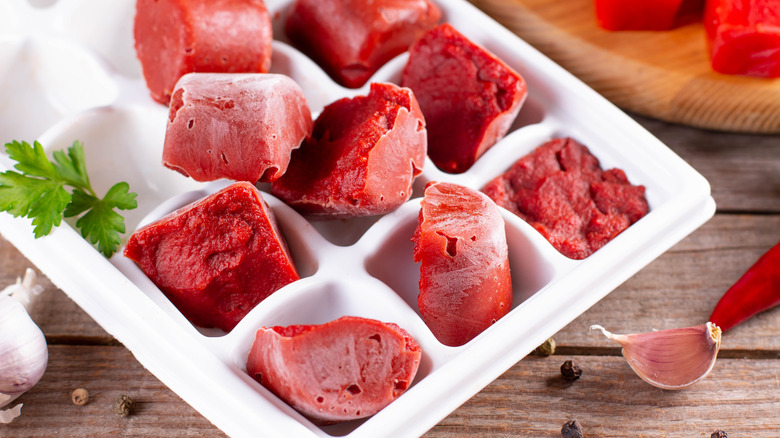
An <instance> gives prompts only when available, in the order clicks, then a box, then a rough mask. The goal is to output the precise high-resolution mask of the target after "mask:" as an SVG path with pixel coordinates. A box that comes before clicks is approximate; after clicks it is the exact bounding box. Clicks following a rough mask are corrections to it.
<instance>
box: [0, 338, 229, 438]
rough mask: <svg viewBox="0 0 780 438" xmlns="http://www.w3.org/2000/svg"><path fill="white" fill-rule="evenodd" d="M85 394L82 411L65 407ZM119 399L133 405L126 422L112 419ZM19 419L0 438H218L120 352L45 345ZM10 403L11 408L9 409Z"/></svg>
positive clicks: (219, 434)
mask: <svg viewBox="0 0 780 438" xmlns="http://www.w3.org/2000/svg"><path fill="white" fill-rule="evenodd" d="M79 387H81V388H85V389H87V390H88V391H89V396H90V401H89V403H88V404H87V405H85V406H76V405H74V404H73V403H72V402H71V399H70V397H71V392H72V391H73V390H74V389H76V388H79ZM121 394H128V395H130V396H131V397H132V398H133V400H134V401H136V404H137V406H136V411H135V413H134V414H133V415H131V416H129V417H121V416H118V415H116V414H115V413H114V412H113V409H112V403H113V401H114V399H116V397H118V396H119V395H121ZM17 401H18V402H20V403H24V406H23V407H22V416H21V417H19V418H17V419H15V420H14V421H13V422H12V423H10V424H7V425H0V435H2V436H3V437H20V438H21V437H41V438H43V437H46V438H48V437H51V436H52V435H54V433H53V430H56V435H57V436H68V437H78V436H93V437H109V436H112V437H118V436H122V437H152V436H171V437H224V436H225V434H224V433H222V432H221V431H219V430H218V429H217V428H216V427H214V426H213V425H212V424H211V423H210V422H209V421H208V420H206V419H205V418H204V417H203V416H201V415H200V414H199V413H198V412H197V411H195V409H193V408H192V407H190V406H189V405H188V404H187V403H185V402H184V401H183V400H182V399H181V398H179V397H178V396H177V395H176V394H174V393H173V392H172V391H171V390H170V389H168V388H167V387H166V386H165V385H163V384H162V383H161V382H160V381H159V380H158V379H157V378H156V377H154V376H153V375H152V374H151V373H149V372H148V371H146V369H144V368H143V367H142V366H141V365H140V364H139V363H138V361H137V360H135V358H134V357H133V355H132V354H131V353H130V352H129V351H128V350H127V349H126V348H124V347H121V346H120V347H112V346H73V345H50V346H49V364H48V367H47V369H46V373H45V374H44V375H43V378H42V379H41V381H40V382H38V384H37V385H36V386H35V387H33V388H32V389H31V390H30V391H28V392H26V393H25V394H23V395H22V396H21V397H19V399H17ZM15 403H16V402H14V403H12V405H14V404H15Z"/></svg>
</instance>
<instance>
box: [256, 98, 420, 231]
mask: <svg viewBox="0 0 780 438" xmlns="http://www.w3.org/2000/svg"><path fill="white" fill-rule="evenodd" d="M425 147H426V137H425V121H424V119H423V116H422V112H420V107H419V106H418V105H417V101H416V100H415V98H414V94H412V92H411V91H410V90H409V89H408V88H401V87H398V86H396V85H393V84H379V83H374V84H371V91H370V92H369V93H368V96H356V97H354V98H352V99H350V98H344V99H340V100H337V101H336V102H333V103H331V104H330V105H328V106H326V107H325V109H323V111H322V113H321V114H320V116H319V117H317V120H316V121H315V122H314V131H313V133H312V137H311V139H310V140H308V141H304V142H303V145H301V147H300V148H299V149H296V150H295V151H293V154H292V159H291V161H290V165H289V167H288V169H287V173H285V174H284V175H283V176H282V177H281V178H279V179H278V180H277V181H275V182H273V183H272V184H271V193H273V194H274V195H275V196H277V197H278V198H280V199H282V200H284V201H285V202H286V203H287V204H289V205H290V206H291V207H293V208H295V209H296V210H298V211H299V212H301V213H303V214H305V215H308V216H310V217H318V216H319V217H355V216H371V215H376V214H383V213H387V212H389V211H391V210H394V209H396V208H398V207H399V206H400V205H401V204H402V203H404V202H406V201H407V200H408V199H409V197H410V196H411V192H412V182H413V180H414V178H415V177H416V176H417V175H419V174H420V173H421V172H422V167H423V164H424V162H425Z"/></svg>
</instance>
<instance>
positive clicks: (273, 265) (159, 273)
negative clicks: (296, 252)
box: [124, 182, 299, 331]
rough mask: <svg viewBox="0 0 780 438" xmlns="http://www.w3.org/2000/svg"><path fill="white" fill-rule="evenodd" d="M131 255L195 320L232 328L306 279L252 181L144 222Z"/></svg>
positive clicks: (128, 251) (132, 239) (132, 238)
mask: <svg viewBox="0 0 780 438" xmlns="http://www.w3.org/2000/svg"><path fill="white" fill-rule="evenodd" d="M124 254H125V256H126V257H128V258H129V259H131V260H133V261H135V262H136V263H137V264H138V266H139V267H140V268H141V270H142V271H143V272H144V273H145V274H146V275H147V276H148V277H149V279H151V280H152V282H154V284H156V285H157V287H159V288H160V290H161V291H162V292H163V293H164V294H165V295H166V296H167V297H168V299H170V300H171V302H172V303H173V304H174V305H175V306H176V307H177V308H178V309H179V311H181V313H182V314H183V315H184V316H185V317H186V318H187V319H189V320H190V322H192V323H193V324H195V325H197V326H200V327H217V328H220V329H222V330H225V331H230V330H232V329H233V327H235V325H236V324H238V322H239V321H240V320H241V319H242V318H243V317H244V316H246V314H247V313H249V311H250V310H252V308H254V307H255V305H257V303H259V302H260V301H262V300H264V299H265V298H266V297H268V296H269V295H271V294H272V293H274V292H275V291H277V290H278V289H280V288H281V287H283V286H285V285H287V284H289V283H292V282H293V281H295V280H298V278H299V277H298V273H297V271H296V269H295V266H294V265H293V260H292V257H291V256H290V253H289V251H288V249H287V244H286V243H285V241H284V238H283V236H282V234H281V232H280V231H279V228H278V227H277V224H276V221H275V219H274V215H273V212H272V211H271V210H270V209H269V208H268V205H267V204H266V203H265V201H264V200H263V199H262V197H261V195H260V192H258V190H257V189H256V188H255V187H254V186H253V185H251V184H249V183H245V182H237V183H233V184H232V185H230V186H228V187H226V188H224V189H222V190H220V191H219V192H217V193H214V194H212V195H210V196H207V197H206V198H203V199H201V200H200V201H197V202H195V203H193V204H190V205H188V206H186V207H183V208H181V209H179V210H177V211H175V212H173V213H171V214H169V215H168V216H165V217H163V218H162V219H160V220H158V221H157V222H154V223H152V224H149V225H147V226H145V227H142V228H140V229H139V230H138V231H136V232H135V233H133V235H132V236H130V240H129V241H128V242H127V246H126V247H125V250H124Z"/></svg>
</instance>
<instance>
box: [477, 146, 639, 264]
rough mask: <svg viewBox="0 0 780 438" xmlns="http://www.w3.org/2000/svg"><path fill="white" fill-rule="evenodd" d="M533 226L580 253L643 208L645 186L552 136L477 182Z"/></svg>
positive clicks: (563, 248) (564, 249)
mask: <svg viewBox="0 0 780 438" xmlns="http://www.w3.org/2000/svg"><path fill="white" fill-rule="evenodd" d="M482 191H483V192H485V193H486V194H487V195H488V196H490V198H491V199H493V200H494V201H495V202H496V204H498V205H500V206H501V207H504V208H506V209H507V210H509V211H511V212H513V213H514V214H516V215H518V216H519V217H520V218H522V219H524V220H525V221H526V222H528V223H529V224H530V225H532V226H533V227H534V228H536V229H537V230H538V231H539V232H540V233H541V234H542V235H543V236H544V237H545V238H547V240H548V241H549V242H550V243H551V244H552V245H553V246H554V247H555V248H556V249H557V250H558V251H559V252H561V254H563V255H565V256H567V257H570V258H573V259H584V258H585V257H587V256H589V255H590V254H592V253H593V252H594V251H596V250H597V249H599V248H601V247H602V246H604V245H605V244H606V243H607V242H609V241H610V240H612V239H613V238H614V237H615V236H617V235H618V234H619V233H621V232H623V230H625V229H626V228H628V226H629V225H631V224H633V223H634V222H636V221H638V220H639V219H640V218H642V217H643V216H644V215H645V214H647V212H648V210H649V207H648V204H647V200H646V199H645V188H644V187H643V186H637V185H632V184H631V183H630V182H629V181H628V178H626V174H625V173H624V172H623V171H622V170H620V169H610V170H607V171H604V170H602V169H601V166H600V164H599V161H598V159H597V158H596V157H594V156H593V155H592V154H591V153H590V151H589V150H588V148H586V147H585V146H583V145H582V144H580V143H578V142H576V141H575V140H573V139H570V138H557V139H554V140H551V141H549V142H547V143H545V144H543V145H542V146H540V147H538V148H537V149H536V150H534V151H533V152H532V153H530V154H529V155H526V156H525V157H523V158H521V159H520V160H518V161H517V162H516V163H515V164H513V165H512V167H511V168H510V169H509V170H507V171H506V172H505V173H504V174H502V175H499V176H498V177H496V178H495V179H493V180H492V181H490V182H489V183H488V184H487V185H485V187H483V188H482Z"/></svg>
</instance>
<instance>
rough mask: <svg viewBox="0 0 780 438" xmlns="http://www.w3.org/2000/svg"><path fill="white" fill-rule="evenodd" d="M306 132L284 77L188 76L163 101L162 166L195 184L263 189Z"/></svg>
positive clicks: (303, 112) (294, 91) (299, 103)
mask: <svg viewBox="0 0 780 438" xmlns="http://www.w3.org/2000/svg"><path fill="white" fill-rule="evenodd" d="M311 130H312V120H311V111H310V110H309V106H308V105H307V104H306V98H305V97H304V95H303V91H302V90H301V88H300V87H299V86H298V84H296V83H295V82H294V81H293V80H292V79H290V78H289V77H287V76H284V75H277V74H270V73H269V74H262V73H249V74H245V73H189V74H187V75H185V76H183V77H182V78H181V80H179V82H178V83H177V84H176V89H175V91H174V93H173V98H172V99H171V107H170V112H169V116H168V127H167V129H166V133H165V143H164V146H163V164H164V165H165V166H166V167H168V168H171V169H173V170H176V171H178V172H180V173H182V174H184V175H185V176H190V177H192V178H193V179H194V180H196V181H213V180H217V179H220V178H226V179H231V180H234V181H247V182H250V183H253V184H254V183H256V182H258V181H261V182H270V181H274V180H276V179H278V178H279V177H280V176H282V174H283V173H284V172H285V171H286V170H287V165H288V163H289V162H290V153H291V152H292V150H293V149H296V148H298V147H299V146H300V144H301V142H302V141H303V139H304V138H306V137H308V136H309V135H311Z"/></svg>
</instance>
